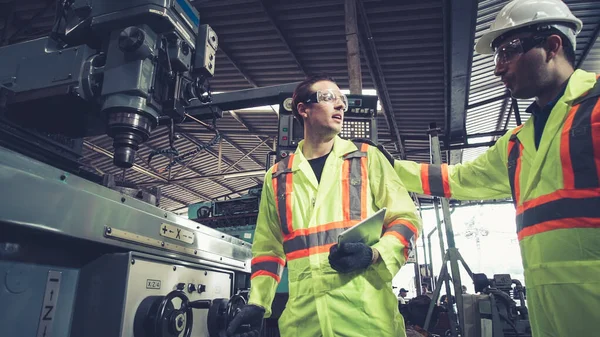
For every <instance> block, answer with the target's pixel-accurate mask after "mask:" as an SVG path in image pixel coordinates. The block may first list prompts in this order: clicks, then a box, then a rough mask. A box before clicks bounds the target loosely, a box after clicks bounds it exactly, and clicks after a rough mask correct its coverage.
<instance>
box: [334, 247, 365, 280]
mask: <svg viewBox="0 0 600 337" xmlns="http://www.w3.org/2000/svg"><path fill="white" fill-rule="evenodd" d="M372 259H373V250H372V249H371V247H369V246H367V245H365V244H364V243H362V242H344V243H341V244H339V245H338V244H335V245H333V246H331V248H330V249H329V264H330V265H331V268H333V269H335V270H336V271H338V272H340V273H350V272H353V271H355V270H360V269H366V268H367V267H368V266H369V265H370V264H371V260H372Z"/></svg>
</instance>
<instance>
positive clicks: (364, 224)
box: [338, 207, 387, 245]
mask: <svg viewBox="0 0 600 337" xmlns="http://www.w3.org/2000/svg"><path fill="white" fill-rule="evenodd" d="M386 210H387V208H385V207H384V208H382V209H380V210H379V211H377V212H376V213H374V214H373V215H371V216H370V217H368V218H366V219H363V220H362V221H361V222H359V223H357V224H356V225H354V226H352V227H350V228H348V229H346V230H345V231H343V232H342V233H341V234H340V235H338V243H342V242H362V243H364V244H366V245H372V244H374V243H376V242H377V241H379V238H380V237H381V232H382V230H383V219H384V218H385V212H386Z"/></svg>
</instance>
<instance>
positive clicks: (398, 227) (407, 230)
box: [385, 224, 415, 249]
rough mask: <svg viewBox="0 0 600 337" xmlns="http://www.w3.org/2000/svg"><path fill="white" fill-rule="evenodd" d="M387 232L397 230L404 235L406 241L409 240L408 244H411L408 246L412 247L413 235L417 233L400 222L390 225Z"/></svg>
mask: <svg viewBox="0 0 600 337" xmlns="http://www.w3.org/2000/svg"><path fill="white" fill-rule="evenodd" d="M385 232H386V233H389V232H396V233H398V234H400V235H402V237H404V238H405V239H406V241H408V245H409V247H408V248H410V249H412V244H411V242H412V241H411V240H412V238H413V236H415V233H413V231H412V230H411V229H410V228H408V226H405V225H403V224H398V225H395V226H392V227H388V228H387V229H386V230H385Z"/></svg>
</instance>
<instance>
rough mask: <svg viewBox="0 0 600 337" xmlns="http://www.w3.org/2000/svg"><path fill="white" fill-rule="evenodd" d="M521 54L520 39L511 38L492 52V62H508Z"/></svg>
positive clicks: (496, 63) (497, 63)
mask: <svg viewBox="0 0 600 337" xmlns="http://www.w3.org/2000/svg"><path fill="white" fill-rule="evenodd" d="M521 54H523V45H522V44H521V40H520V39H516V40H513V41H511V42H509V43H507V44H504V45H502V46H500V47H498V48H497V49H496V51H495V52H494V64H495V65H499V64H506V63H510V62H511V61H512V60H514V59H515V58H516V57H517V56H519V55H521Z"/></svg>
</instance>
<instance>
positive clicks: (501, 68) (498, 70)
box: [494, 62, 508, 76]
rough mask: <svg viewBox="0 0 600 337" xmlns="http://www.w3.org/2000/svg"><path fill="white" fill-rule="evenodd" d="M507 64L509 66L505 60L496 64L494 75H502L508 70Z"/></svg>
mask: <svg viewBox="0 0 600 337" xmlns="http://www.w3.org/2000/svg"><path fill="white" fill-rule="evenodd" d="M507 66H508V64H506V63H504V62H498V63H496V65H495V67H494V75H496V76H502V75H504V73H505V72H506V70H507Z"/></svg>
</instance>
